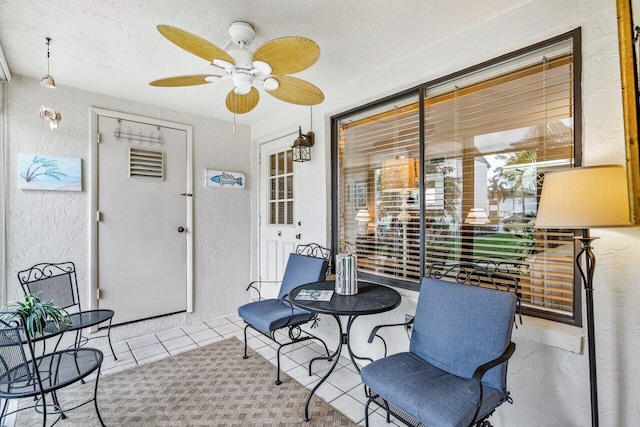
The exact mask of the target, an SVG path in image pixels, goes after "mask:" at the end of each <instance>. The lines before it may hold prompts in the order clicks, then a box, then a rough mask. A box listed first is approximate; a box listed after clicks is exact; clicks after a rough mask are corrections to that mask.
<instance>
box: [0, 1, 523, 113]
mask: <svg viewBox="0 0 640 427" xmlns="http://www.w3.org/2000/svg"><path fill="white" fill-rule="evenodd" d="M513 3H514V1H513V0H431V1H428V0H349V1H345V0H315V1H314V0H305V1H301V0H254V1H250V0H235V1H230V0H225V1H220V0H189V1H176V0H110V1H107V0H90V1H86V0H47V1H42V0H0V46H2V48H3V50H4V52H5V56H6V58H7V62H8V63H9V68H10V69H11V73H12V74H22V75H25V76H29V77H33V78H37V79H40V78H41V77H42V76H43V75H44V74H45V73H46V69H47V63H46V45H45V37H51V38H52V42H51V75H53V76H54V78H55V80H56V84H59V85H67V86H73V87H77V88H80V89H85V90H89V91H93V92H99V93H104V94H108V95H111V96H115V97H119V98H126V99H130V100H134V101H138V102H142V103H145V104H151V105H157V106H161V107H167V108H171V109H176V110H180V111H185V112H191V113H196V114H201V115H204V116H208V117H215V118H220V119H223V120H232V115H231V113H229V112H228V111H227V109H226V108H225V106H224V100H225V97H226V94H227V93H228V92H229V90H230V89H231V83H230V82H228V81H226V82H222V83H218V84H209V85H203V86H195V87H187V88H156V87H151V86H149V85H148V83H149V82H150V81H152V80H155V79H159V78H163V77H170V76H176V75H183V74H205V73H209V72H211V71H212V67H211V66H210V65H209V64H208V63H207V62H206V61H204V60H202V59H200V58H198V57H196V56H194V55H191V54H189V53H188V52H186V51H184V50H182V49H180V48H178V47H177V46H175V45H173V44H172V43H171V42H169V41H168V40H166V39H165V38H164V37H162V36H161V35H160V33H158V31H157V30H156V25H158V24H168V25H172V26H176V27H179V28H182V29H185V30H187V31H189V32H192V33H194V34H197V35H199V36H201V37H203V38H205V39H207V40H209V41H211V42H212V43H214V44H216V45H218V46H220V47H222V45H224V44H225V43H226V42H227V41H228V39H229V35H228V32H227V31H228V27H229V24H230V23H231V22H233V21H246V22H249V23H251V24H252V25H253V27H254V29H255V30H256V39H255V40H254V43H253V44H252V46H251V47H252V48H253V49H255V48H257V47H258V46H260V45H261V44H262V43H264V42H266V41H269V40H271V39H274V38H277V37H283V36H303V37H308V38H311V39H313V40H315V41H316V42H317V43H318V44H319V45H320V49H321V55H320V59H319V60H318V62H317V63H316V64H315V65H313V66H312V67H311V68H309V69H307V70H305V71H303V72H301V73H298V74H296V75H295V76H296V77H299V78H302V79H305V80H308V81H309V82H311V83H313V84H315V85H316V86H318V87H319V88H320V89H321V90H322V91H323V92H324V94H325V98H326V99H330V98H331V97H332V95H333V94H338V93H340V90H341V88H342V87H344V86H345V85H349V82H352V81H354V80H355V79H358V77H359V76H361V75H362V74H364V73H368V72H371V71H372V70H375V69H376V68H379V67H380V66H381V65H384V64H387V63H390V62H392V61H394V60H396V59H398V58H402V57H405V56H407V55H411V54H412V52H415V51H417V50H419V49H420V48H422V47H424V46H425V45H428V44H432V43H435V42H437V41H438V40H441V39H443V38H446V37H447V36H449V35H451V34H452V33H455V32H458V31H460V29H462V28H465V27H468V26H470V25H471V24H473V23H476V22H478V21H482V20H486V19H488V18H489V17H491V16H494V15H496V14H498V13H500V12H502V11H503V10H504V9H506V8H509V7H510V5H513ZM389 78H390V79H392V78H393V76H392V75H390V76H389ZM260 95H261V99H260V103H259V104H258V106H257V107H256V108H255V109H254V110H253V111H251V112H249V113H247V114H243V115H239V116H238V117H237V121H238V122H239V123H243V124H248V125H251V124H254V123H257V122H260V121H262V120H265V119H267V118H268V117H269V116H270V115H272V114H273V113H274V112H275V111H277V112H281V111H283V110H286V109H288V108H307V107H300V106H292V105H290V104H287V103H284V102H282V101H279V100H277V99H275V98H273V97H271V96H270V95H268V94H267V93H266V92H264V91H263V90H262V89H260Z"/></svg>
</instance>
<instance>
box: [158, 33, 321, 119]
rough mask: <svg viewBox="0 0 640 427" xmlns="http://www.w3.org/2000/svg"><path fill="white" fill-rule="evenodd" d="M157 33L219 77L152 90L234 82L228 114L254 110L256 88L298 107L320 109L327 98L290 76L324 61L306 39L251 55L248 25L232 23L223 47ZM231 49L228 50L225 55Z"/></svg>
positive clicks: (285, 40) (191, 78)
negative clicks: (212, 68) (195, 57)
mask: <svg viewBox="0 0 640 427" xmlns="http://www.w3.org/2000/svg"><path fill="white" fill-rule="evenodd" d="M157 28H158V31H159V32H160V34H162V35H163V36H164V37H166V38H167V39H168V40H169V41H171V42H172V43H174V44H175V45H177V46H178V47H181V48H182V49H184V50H186V51H187V52H190V53H192V54H194V55H196V56H199V57H200V58H202V59H205V60H207V61H209V62H210V63H211V65H212V66H213V67H214V68H215V69H216V72H217V73H216V74H195V75H187V76H176V77H168V78H164V79H160V80H154V81H152V82H151V83H149V84H150V85H151V86H159V87H180V86H194V85H201V84H207V83H216V82H219V81H222V80H230V81H231V82H232V83H233V86H234V87H233V89H232V90H231V92H229V94H228V95H227V100H226V105H227V109H228V110H229V111H231V112H232V113H235V114H244V113H248V112H249V111H251V110H253V109H254V108H255V106H256V105H257V104H258V101H259V100H260V94H259V92H258V90H257V89H256V86H262V88H263V89H264V90H265V91H266V92H267V93H268V94H270V95H271V96H274V97H275V98H278V99H280V100H281V101H285V102H289V103H291V104H297V105H316V104H319V103H321V102H322V101H323V100H324V94H323V93H322V91H321V90H320V89H318V88H317V87H316V86H314V85H312V84H311V83H309V82H307V81H305V80H302V79H299V78H296V77H291V76H290V75H289V74H294V73H297V72H300V71H302V70H305V69H307V68H309V67H310V66H311V65H313V64H314V63H315V62H316V61H317V60H318V57H320V47H319V46H318V45H317V43H316V42H314V41H313V40H310V39H307V38H304V37H282V38H277V39H274V40H271V41H268V42H266V43H265V44H263V45H262V46H260V47H259V48H257V49H256V50H255V52H252V51H250V50H249V45H250V44H251V42H252V41H253V39H254V37H255V34H256V33H255V31H254V30H253V27H252V26H251V25H250V24H248V23H246V22H233V23H232V24H231V26H230V27H229V35H230V36H231V40H229V41H228V42H227V43H226V44H225V45H224V46H223V48H219V47H218V46H216V45H214V44H213V43H211V42H209V41H207V40H205V39H203V38H201V37H199V36H196V35H195V34H191V33H189V32H187V31H185V30H181V29H180V28H176V27H172V26H169V25H158V27H157ZM225 49H227V50H225Z"/></svg>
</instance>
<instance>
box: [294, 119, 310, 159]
mask: <svg viewBox="0 0 640 427" xmlns="http://www.w3.org/2000/svg"><path fill="white" fill-rule="evenodd" d="M314 143H315V134H314V133H313V132H307V133H306V134H304V133H302V126H298V139H296V140H295V141H294V143H293V146H292V147H291V149H292V150H293V161H294V162H308V161H309V160H311V147H313V144H314Z"/></svg>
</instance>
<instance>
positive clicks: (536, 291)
mask: <svg viewBox="0 0 640 427" xmlns="http://www.w3.org/2000/svg"><path fill="white" fill-rule="evenodd" d="M573 45H574V44H573V39H572V36H568V37H565V38H558V40H554V41H553V42H550V43H547V44H545V45H544V46H542V47H539V48H536V49H535V50H531V49H530V50H527V51H526V52H525V53H519V54H517V55H512V56H510V58H509V59H508V60H504V61H501V62H498V61H494V62H492V63H491V64H490V65H488V66H483V67H475V68H474V72H473V73H466V74H462V73H459V74H458V75H456V77H455V78H452V79H449V80H446V79H441V80H439V81H438V84H437V85H436V84H429V83H427V84H425V85H424V86H423V87H422V93H423V94H424V97H423V98H422V99H419V97H418V93H419V91H418V89H416V90H415V92H413V91H407V92H405V93H411V95H406V96H404V97H400V96H395V97H392V98H390V100H388V101H382V102H379V103H376V104H373V106H367V107H363V108H361V109H357V110H356V112H353V113H350V114H345V115H344V116H342V117H340V118H339V119H337V126H336V127H335V128H334V129H336V131H337V132H336V134H337V135H335V136H334V140H333V141H334V142H333V143H334V144H335V145H336V147H337V149H336V151H335V152H334V153H335V154H334V155H335V160H334V166H333V167H337V169H338V170H337V174H336V175H337V178H338V182H337V185H336V186H335V187H334V203H337V210H336V212H337V215H336V216H337V221H336V220H335V219H334V224H336V227H335V229H337V233H336V234H337V238H338V239H337V240H338V243H339V245H338V249H340V250H342V251H350V252H355V253H357V256H358V269H359V272H360V277H361V278H363V279H365V280H370V281H374V282H380V283H390V284H398V283H406V284H414V286H415V287H414V288H415V289H417V285H416V284H417V283H419V281H420V278H421V275H422V274H423V273H424V272H426V271H429V269H430V268H432V266H434V265H439V264H440V263H444V264H450V263H460V262H469V263H473V264H476V265H481V266H484V267H486V268H488V269H490V270H495V271H499V272H502V273H507V274H510V275H514V276H516V277H518V279H519V282H520V290H521V293H522V302H523V307H524V308H525V313H526V312H529V314H534V315H541V316H542V317H549V318H554V319H557V320H563V321H568V322H570V323H571V322H573V321H574V319H576V318H578V319H579V316H580V313H579V310H577V311H578V313H576V312H574V310H576V307H577V306H576V301H575V298H576V295H579V294H577V293H576V287H575V282H576V279H575V277H574V254H575V247H574V240H573V233H572V232H567V231H563V230H539V229H536V228H535V227H534V225H535V217H536V214H537V206H538V202H539V197H540V193H541V190H542V183H543V182H544V176H545V174H546V173H548V172H552V171H555V170H559V169H563V168H568V167H573V166H575V165H576V163H577V162H576V159H575V158H576V149H575V141H574V135H575V129H574V127H575V122H576V121H577V123H578V124H579V119H576V111H575V93H574V91H575V89H576V88H579V84H576V82H575V81H574V79H575V78H576V77H579V76H576V72H575V71H576V70H575V65H574V60H575V57H574V52H573ZM421 107H422V112H423V113H424V114H423V115H422V116H420V113H421ZM421 126H423V132H422V136H421V132H420V127H421ZM421 138H422V139H421ZM421 150H422V151H423V160H424V161H423V162H422V163H420V154H421ZM421 184H422V190H423V191H422V192H421V191H420V186H421ZM420 213H422V215H423V219H422V221H421V220H420ZM421 231H422V235H423V238H422V240H421ZM421 260H424V263H422V264H421ZM578 307H579V306H578Z"/></svg>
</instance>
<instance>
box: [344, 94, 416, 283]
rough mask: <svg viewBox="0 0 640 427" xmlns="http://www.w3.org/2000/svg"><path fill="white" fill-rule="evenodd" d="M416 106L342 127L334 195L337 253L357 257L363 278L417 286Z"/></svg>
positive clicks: (408, 103) (405, 104)
mask: <svg viewBox="0 0 640 427" xmlns="http://www.w3.org/2000/svg"><path fill="white" fill-rule="evenodd" d="M417 104H418V102H417V97H412V98H410V99H406V100H404V101H402V102H396V103H394V104H390V105H385V106H383V107H381V108H379V109H377V110H376V111H372V112H370V115H368V116H365V117H359V118H354V119H352V120H349V121H345V122H343V123H341V125H340V135H339V153H340V155H339V168H340V169H339V170H340V174H339V189H338V191H339V212H340V221H339V224H340V225H339V227H340V229H339V236H340V247H341V249H342V250H347V251H351V252H356V253H357V254H358V268H359V271H360V272H361V273H365V274H371V275H375V276H377V277H385V278H397V279H401V280H406V281H410V282H414V283H417V282H418V281H419V280H420V229H419V227H420V223H419V215H420V212H419V204H418V195H419V194H418V193H419V191H418V188H419V185H420V183H419V173H420V167H419V161H418V158H419V155H420V154H419V149H420V146H419V140H418V137H419V132H418V129H419V116H418V109H417V107H416V106H417ZM403 197H406V199H407V200H406V205H403V201H402V198H403ZM363 215H365V216H364V217H363ZM366 215H369V217H370V220H369V221H366ZM356 216H359V217H360V219H361V220H362V223H361V222H360V221H358V220H357V219H356ZM363 218H365V219H363ZM361 224H362V225H361Z"/></svg>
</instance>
